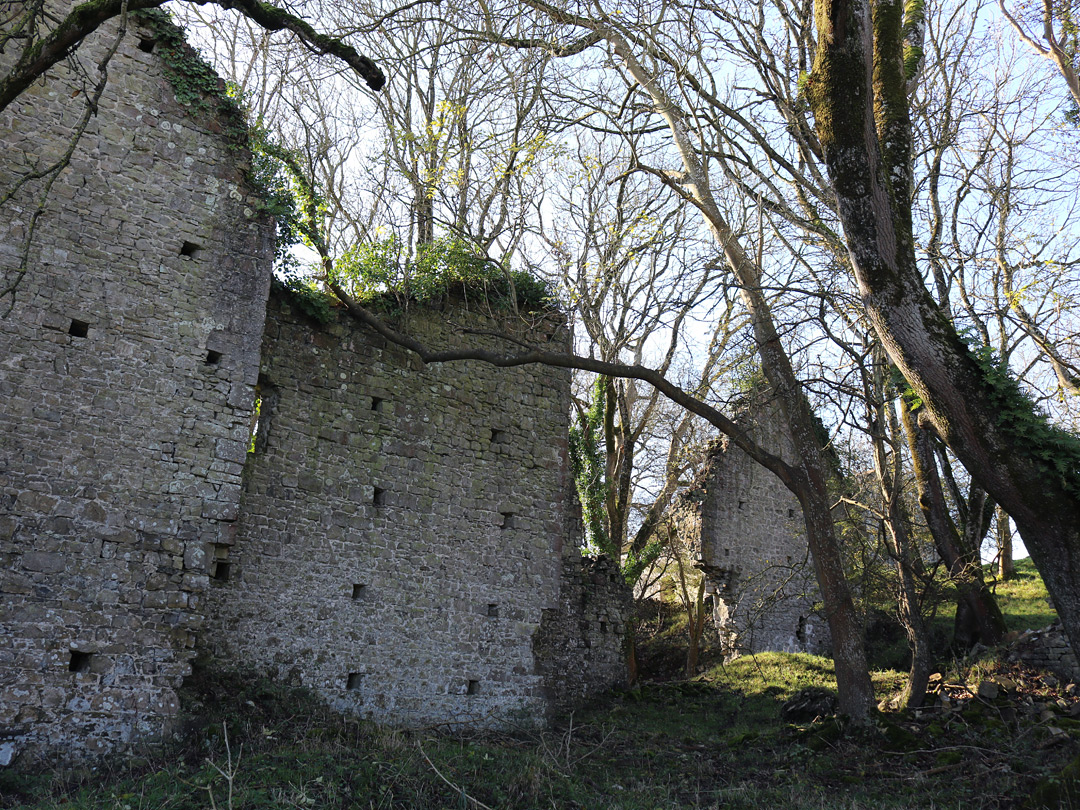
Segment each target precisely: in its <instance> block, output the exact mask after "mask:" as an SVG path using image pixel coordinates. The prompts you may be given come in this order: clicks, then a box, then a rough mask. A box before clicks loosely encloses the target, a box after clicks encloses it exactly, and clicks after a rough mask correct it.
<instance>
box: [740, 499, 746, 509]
mask: <svg viewBox="0 0 1080 810" xmlns="http://www.w3.org/2000/svg"><path fill="white" fill-rule="evenodd" d="M744 506H746V501H739V508H740V509H742V508H743V507H744Z"/></svg>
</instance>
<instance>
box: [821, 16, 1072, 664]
mask: <svg viewBox="0 0 1080 810" xmlns="http://www.w3.org/2000/svg"><path fill="white" fill-rule="evenodd" d="M815 8H816V15H815V16H816V24H817V28H818V52H817V54H816V58H815V62H814V69H813V73H812V75H811V77H810V80H809V82H808V86H809V87H808V89H809V97H810V103H811V108H812V110H813V113H814V117H815V128H816V131H817V135H818V139H819V141H820V143H821V146H822V149H823V151H824V154H825V162H826V166H827V167H828V172H829V177H830V180H831V183H832V186H833V189H834V190H835V192H836V197H837V203H838V210H839V214H840V219H841V221H842V223H843V226H844V236H845V240H846V242H847V246H848V250H849V253H850V257H851V262H852V266H853V268H854V272H855V277H856V279H857V281H858V285H859V292H860V295H861V297H862V301H863V304H864V306H865V308H866V312H867V315H868V317H869V319H870V322H871V323H872V324H873V327H874V329H875V331H876V332H877V334H878V337H879V338H880V340H881V342H882V344H883V345H884V347H885V349H886V351H887V352H888V353H889V356H890V358H891V359H892V361H893V362H894V363H895V364H896V366H897V367H898V368H899V369H900V371H901V372H902V373H903V374H904V376H905V377H906V378H907V381H908V383H909V384H910V385H911V387H912V389H913V390H914V392H915V393H916V394H917V395H918V397H919V398H920V399H921V400H922V402H923V403H924V407H925V408H926V412H927V416H928V418H929V419H930V422H931V423H932V424H933V425H934V428H935V429H936V430H937V432H938V434H939V435H940V436H941V438H942V440H943V441H944V442H945V443H946V445H948V447H949V448H950V449H951V450H952V451H953V453H955V454H956V456H957V458H959V459H960V461H961V463H963V465H964V466H965V467H966V468H967V470H968V472H970V473H971V475H972V477H973V478H974V479H975V480H976V481H977V482H978V483H979V485H980V486H982V487H983V488H984V489H985V490H986V491H987V492H988V493H989V494H990V496H991V497H992V498H993V499H994V500H995V501H996V502H997V503H998V504H1000V505H1001V506H1002V508H1004V509H1005V511H1006V512H1008V513H1009V514H1010V515H1011V516H1012V518H1013V520H1014V521H1015V522H1016V525H1017V528H1018V529H1019V530H1020V534H1021V536H1022V537H1023V538H1024V542H1025V544H1026V546H1027V548H1028V551H1029V552H1030V553H1031V557H1032V560H1033V561H1034V562H1035V564H1036V566H1037V567H1038V569H1039V571H1040V573H1041V574H1042V575H1043V579H1044V581H1045V582H1046V586H1047V589H1048V590H1049V591H1050V594H1051V596H1052V597H1053V599H1054V603H1055V606H1056V607H1057V610H1058V613H1059V615H1060V617H1061V620H1062V624H1063V625H1064V627H1065V630H1066V632H1067V633H1068V635H1069V638H1070V640H1071V641H1072V643H1073V645H1074V646H1075V647H1077V648H1078V649H1080V453H1077V452H1076V451H1075V450H1073V449H1070V446H1069V442H1068V441H1067V440H1064V439H1062V437H1061V436H1060V434H1054V433H1053V432H1052V431H1049V430H1048V429H1046V428H1045V426H1038V425H1036V424H1035V420H1034V417H1032V416H1030V415H1027V416H1025V415H1024V409H1025V408H1026V407H1028V406H1027V405H1026V404H1025V403H1024V401H1023V399H1022V397H1021V396H1020V395H1019V391H1018V390H1017V389H1015V386H1013V387H1012V388H1010V387H1009V385H1008V383H1007V381H1006V380H1005V379H1004V376H1003V375H1000V374H999V375H997V376H995V375H993V374H992V373H988V369H987V368H986V364H985V363H983V364H980V362H979V360H978V359H977V358H976V357H975V356H974V355H973V354H972V353H971V351H970V350H969V349H968V347H967V346H966V344H965V343H964V342H963V341H962V340H961V339H960V337H959V336H958V335H957V333H956V330H955V328H954V326H953V324H952V323H951V321H950V320H949V318H948V316H947V315H946V313H944V312H943V311H942V310H941V308H940V307H938V306H937V304H935V302H934V300H933V299H932V298H931V296H930V294H929V293H928V292H927V290H926V287H925V285H924V283H923V279H922V275H921V274H920V272H919V268H918V266H917V264H916V260H915V248H914V240H913V238H912V226H911V195H910V188H911V180H910V178H911V175H910V168H909V159H908V155H909V154H910V143H911V125H910V119H909V117H908V108H907V94H906V87H905V76H904V48H903V42H902V34H901V32H902V23H903V9H902V4H901V3H900V2H898V0H876V2H874V4H873V8H872V9H871V6H870V5H869V4H868V0H816V6H815ZM1003 409H1004V410H1006V411H1008V413H1007V414H1006V417H1007V419H1008V420H1011V421H1007V420H1006V419H1003V418H1002V415H1001V411H1002V410H1003ZM1028 413H1029V414H1030V411H1028ZM1025 431H1026V433H1025ZM1033 437H1034V438H1033Z"/></svg>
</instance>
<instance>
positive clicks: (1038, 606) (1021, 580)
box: [994, 558, 1057, 632]
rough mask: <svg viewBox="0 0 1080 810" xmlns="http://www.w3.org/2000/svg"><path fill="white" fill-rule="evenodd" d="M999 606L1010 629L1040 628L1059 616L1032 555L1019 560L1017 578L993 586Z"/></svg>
mask: <svg viewBox="0 0 1080 810" xmlns="http://www.w3.org/2000/svg"><path fill="white" fill-rule="evenodd" d="M994 593H995V594H996V596H997V600H998V607H1000V608H1001V612H1002V613H1004V614H1005V624H1006V626H1008V628H1009V630H1015V631H1018V632H1023V631H1024V630H1041V629H1042V628H1044V627H1046V626H1047V625H1048V624H1050V623H1051V622H1052V621H1054V619H1056V618H1057V612H1056V611H1055V610H1054V609H1053V608H1052V607H1050V603H1049V602H1048V601H1047V593H1046V586H1045V585H1044V584H1043V581H1042V577H1040V576H1039V572H1038V571H1036V570H1035V564H1034V563H1033V562H1032V561H1031V559H1030V558H1028V559H1024V560H1018V561H1017V563H1016V577H1015V578H1014V579H1010V580H1007V581H1005V582H998V583H997V584H996V586H995V587H994Z"/></svg>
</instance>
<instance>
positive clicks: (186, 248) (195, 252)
mask: <svg viewBox="0 0 1080 810" xmlns="http://www.w3.org/2000/svg"><path fill="white" fill-rule="evenodd" d="M201 253H202V245H196V244H195V243H194V242H184V244H182V245H181V246H180V255H181V256H184V257H186V258H188V259H197V258H199V254H201Z"/></svg>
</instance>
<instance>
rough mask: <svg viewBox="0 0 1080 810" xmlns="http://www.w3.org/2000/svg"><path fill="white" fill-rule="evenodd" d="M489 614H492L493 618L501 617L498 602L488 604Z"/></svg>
mask: <svg viewBox="0 0 1080 810" xmlns="http://www.w3.org/2000/svg"><path fill="white" fill-rule="evenodd" d="M487 615H488V616H490V617H491V618H493V619H497V618H499V606H498V605H497V604H495V603H494V602H491V603H490V604H488V611H487Z"/></svg>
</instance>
